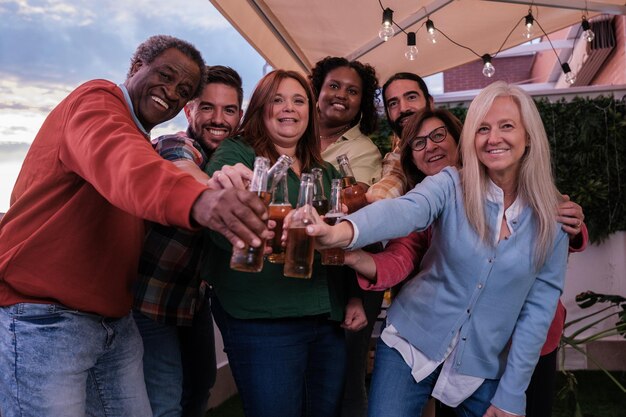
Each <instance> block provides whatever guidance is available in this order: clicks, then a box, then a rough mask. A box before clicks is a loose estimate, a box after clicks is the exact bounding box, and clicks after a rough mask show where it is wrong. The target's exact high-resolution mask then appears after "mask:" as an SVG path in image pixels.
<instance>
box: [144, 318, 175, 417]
mask: <svg viewBox="0 0 626 417" xmlns="http://www.w3.org/2000/svg"><path fill="white" fill-rule="evenodd" d="M133 317H134V319H135V323H137V328H138V329H139V333H140V334H141V338H142V339H143V373H144V378H145V382H146V390H147V391H148V398H149V399H150V406H151V407H152V415H153V416H154V417H180V416H181V415H182V412H183V408H182V406H181V403H180V400H181V398H182V396H183V367H182V363H181V358H180V346H179V342H178V332H177V330H176V326H173V325H168V324H163V323H159V322H157V321H154V320H152V319H151V318H149V317H146V316H144V315H143V314H141V313H139V312H138V311H133Z"/></svg>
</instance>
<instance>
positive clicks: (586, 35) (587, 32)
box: [580, 16, 596, 42]
mask: <svg viewBox="0 0 626 417" xmlns="http://www.w3.org/2000/svg"><path fill="white" fill-rule="evenodd" d="M580 26H581V27H582V29H583V39H585V40H586V41H587V42H591V41H593V39H594V38H595V37H596V34H595V33H593V30H591V25H590V24H589V21H588V20H587V16H583V21H582V22H580Z"/></svg>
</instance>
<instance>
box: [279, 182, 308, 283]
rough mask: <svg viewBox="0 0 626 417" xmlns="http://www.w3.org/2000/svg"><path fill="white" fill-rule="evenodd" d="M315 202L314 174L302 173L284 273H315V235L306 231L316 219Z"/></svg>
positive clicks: (304, 276) (288, 233)
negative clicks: (313, 203) (310, 234)
mask: <svg viewBox="0 0 626 417" xmlns="http://www.w3.org/2000/svg"><path fill="white" fill-rule="evenodd" d="M312 202H313V175H312V174H302V175H301V177H300V193H299V194H298V205H297V206H296V210H295V211H294V213H293V216H292V218H291V224H290V225H289V230H288V231H287V250H286V257H285V268H284V269H283V275H285V276H286V277H293V278H311V275H312V274H313V248H314V245H313V236H309V235H307V233H306V226H307V225H309V224H312V223H313V222H314V221H315V218H314V216H313V213H312V211H313V210H314V208H313V207H312V206H311V203H312Z"/></svg>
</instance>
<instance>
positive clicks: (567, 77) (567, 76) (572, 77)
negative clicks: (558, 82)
mask: <svg viewBox="0 0 626 417" xmlns="http://www.w3.org/2000/svg"><path fill="white" fill-rule="evenodd" d="M565 82H566V83H568V84H569V85H572V84H574V83H575V82H576V76H575V75H574V74H572V73H571V72H568V73H567V74H565Z"/></svg>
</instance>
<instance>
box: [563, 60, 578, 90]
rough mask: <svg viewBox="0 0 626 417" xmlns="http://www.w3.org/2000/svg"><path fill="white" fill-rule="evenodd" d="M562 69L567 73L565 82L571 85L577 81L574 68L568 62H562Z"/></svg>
mask: <svg viewBox="0 0 626 417" xmlns="http://www.w3.org/2000/svg"><path fill="white" fill-rule="evenodd" d="M561 69H562V70H563V73H564V74H565V82H566V83H568V84H569V85H572V84H574V83H575V82H576V76H575V75H574V73H573V72H572V69H571V68H570V67H569V64H568V63H567V62H565V63H563V64H561Z"/></svg>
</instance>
